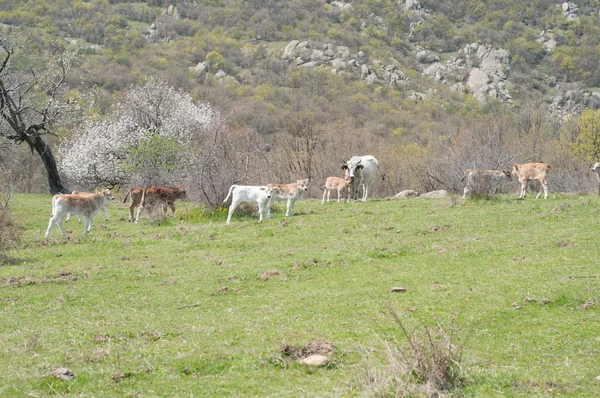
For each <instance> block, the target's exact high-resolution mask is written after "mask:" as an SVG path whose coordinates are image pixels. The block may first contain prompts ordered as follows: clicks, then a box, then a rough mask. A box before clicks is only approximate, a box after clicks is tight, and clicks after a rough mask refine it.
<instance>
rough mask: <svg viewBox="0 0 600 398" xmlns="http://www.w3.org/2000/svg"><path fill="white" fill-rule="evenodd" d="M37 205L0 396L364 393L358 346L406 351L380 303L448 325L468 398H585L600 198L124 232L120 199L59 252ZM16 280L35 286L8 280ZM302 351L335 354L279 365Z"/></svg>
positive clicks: (6, 278)
mask: <svg viewBox="0 0 600 398" xmlns="http://www.w3.org/2000/svg"><path fill="white" fill-rule="evenodd" d="M49 202H50V197H49V195H17V196H16V197H15V198H14V202H13V213H14V214H15V215H16V216H17V217H18V219H19V220H21V222H22V224H23V226H24V227H25V238H24V245H23V247H21V248H19V249H18V250H15V251H13V252H11V253H10V254H11V256H12V257H13V258H19V259H22V262H12V263H11V264H10V265H2V266H0V347H1V349H2V352H3V355H2V356H1V357H0V369H4V370H5V371H4V372H0V396H14V395H24V394H32V395H44V394H55V393H58V394H66V395H106V394H109V395H110V394H113V393H114V394H117V395H128V394H137V395H142V396H164V395H169V396H182V395H186V396H188V395H189V394H190V393H192V394H193V395H197V396H282V395H288V394H291V395H296V396H341V395H352V394H357V395H361V394H362V395H369V390H368V386H367V385H366V384H365V383H364V382H363V380H365V379H366V378H365V373H364V368H365V367H364V363H363V361H364V354H361V352H365V349H366V351H367V352H374V353H377V352H379V353H385V349H384V347H383V346H382V341H388V342H391V343H392V344H394V340H396V341H397V342H398V343H399V344H400V343H402V341H403V340H402V335H401V333H400V331H399V330H398V327H397V326H396V325H395V323H394V322H393V320H392V319H390V317H389V314H388V312H387V311H386V308H385V307H384V305H383V304H384V303H388V304H390V305H391V306H392V307H393V308H397V310H398V312H399V313H400V314H401V316H403V317H408V319H410V320H411V323H413V324H415V325H416V324H419V323H420V320H422V321H423V322H424V323H425V324H426V325H431V324H436V320H435V319H436V318H439V320H441V321H442V322H446V321H447V320H449V319H451V318H452V317H453V314H454V313H456V312H459V313H460V314H459V316H458V317H457V320H456V323H457V325H458V327H457V330H456V333H457V337H460V338H466V336H467V334H468V330H469V329H472V331H471V332H470V338H469V339H468V340H467V341H466V343H465V344H466V345H465V353H464V358H463V362H462V366H463V368H464V370H465V372H466V374H467V377H466V380H465V386H464V387H463V388H464V393H466V394H467V395H473V396H484V395H486V396H487V395H494V394H499V393H502V394H507V395H512V396H519V395H522V396H527V395H531V394H537V395H549V394H551V393H560V394H561V396H573V397H575V396H577V397H580V396H590V397H591V396H595V395H596V392H597V388H598V384H597V381H595V380H594V379H595V377H596V376H598V375H600V364H599V362H598V361H597V360H596V359H597V358H596V357H597V351H598V348H599V345H600V342H599V341H598V337H600V333H599V332H598V330H600V328H599V327H598V326H599V322H598V306H596V305H589V306H587V307H586V309H579V308H578V307H579V306H580V305H582V304H584V303H585V302H586V300H588V299H590V298H592V299H595V300H596V301H597V300H598V298H599V297H598V289H597V286H598V278H599V277H600V273H599V272H598V267H597V254H598V246H597V243H596V242H597V238H596V236H597V229H598V218H597V215H598V211H599V210H600V209H599V206H598V198H597V197H595V196H561V195H559V196H558V197H557V196H554V195H553V196H552V198H551V199H548V200H545V201H544V200H538V201H536V200H533V199H529V198H528V199H526V200H523V201H519V200H516V199H515V195H511V196H502V197H500V198H499V199H497V200H493V201H471V200H469V201H466V202H463V201H461V200H459V199H456V198H444V199H429V200H425V199H418V198H414V199H398V200H388V199H379V200H373V201H369V202H367V203H350V204H343V203H340V204H338V203H330V204H327V205H321V204H320V201H318V200H301V201H299V202H297V203H296V213H297V215H296V216H294V217H290V218H285V217H284V216H283V214H282V204H280V205H278V211H276V212H275V213H274V215H273V218H272V219H271V220H269V221H268V222H265V223H264V224H262V225H261V224H258V223H257V218H256V217H255V216H253V215H241V213H240V214H239V215H238V214H236V216H235V217H234V219H233V221H234V223H233V224H232V225H231V226H226V225H225V215H226V214H225V213H224V212H218V215H215V216H211V217H201V216H199V215H198V214H199V213H197V212H196V213H193V214H196V215H197V216H196V218H195V220H192V221H181V220H178V219H172V218H170V219H169V220H168V221H167V222H165V223H163V224H159V223H148V221H147V219H144V220H143V222H141V223H140V224H139V225H133V224H130V223H128V222H127V221H126V216H127V210H126V208H125V207H124V206H125V205H122V204H120V203H115V205H111V206H112V207H111V208H110V216H111V220H110V221H109V222H108V223H104V222H103V221H102V218H101V217H100V218H99V219H97V220H96V226H95V229H93V230H92V232H91V233H90V235H89V236H88V237H87V238H83V237H82V236H81V234H82V232H83V226H82V225H78V224H77V223H76V222H74V221H75V220H72V221H70V222H69V225H68V226H67V230H71V231H72V232H70V233H69V236H70V239H69V240H68V241H66V242H65V241H63V239H62V238H60V237H59V235H58V233H56V234H53V236H51V238H50V239H49V240H48V241H44V240H43V239H42V238H43V233H44V232H45V229H46V227H47V221H48V216H49V211H50V205H49ZM115 202H117V201H115ZM186 205H187V208H188V209H189V208H192V207H193V206H192V204H189V203H188V204H186ZM184 207H186V206H184ZM185 211H186V210H185V209H183V210H181V212H180V213H179V214H180V215H185V214H192V213H186V212H185ZM188 218H189V217H188ZM191 218H194V217H191ZM61 276H63V277H62V278H61ZM65 276H67V277H65ZM26 279H28V280H30V281H39V282H40V283H20V284H17V283H11V281H16V280H26ZM396 286H402V287H404V288H406V292H405V293H400V294H399V293H390V289H391V288H392V287H396ZM526 298H528V299H527V300H526ZM532 299H533V301H532ZM588 303H589V302H588ZM314 341H327V342H331V343H332V344H333V346H334V347H335V355H334V358H333V360H332V363H331V364H330V365H328V366H325V367H322V368H318V369H308V368H306V367H303V366H302V365H300V364H291V365H290V364H286V363H285V362H283V361H282V360H281V355H282V353H281V347H282V344H283V343H285V344H289V345H293V346H297V347H302V346H305V345H307V344H309V343H311V342H314ZM359 349H360V351H359ZM382 356H383V357H385V355H382ZM385 365H386V363H385V362H381V363H378V364H376V365H375V366H377V368H378V369H379V370H380V371H384V370H385ZM53 372H54V375H53ZM69 372H72V373H73V375H74V378H72V376H71V374H70V373H69ZM57 374H58V375H63V374H66V375H68V377H66V376H65V377H63V378H59V377H58V376H56V375H57ZM71 378H72V379H71Z"/></svg>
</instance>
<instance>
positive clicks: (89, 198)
mask: <svg viewBox="0 0 600 398" xmlns="http://www.w3.org/2000/svg"><path fill="white" fill-rule="evenodd" d="M114 199H115V197H114V196H113V194H112V192H111V191H110V190H108V189H105V190H104V191H102V192H99V193H92V194H88V193H86V194H81V193H76V194H71V195H66V194H57V195H54V197H53V198H52V217H50V224H49V225H48V229H47V230H46V238H48V236H49V235H50V232H51V231H52V228H54V225H55V224H58V228H59V229H60V232H61V233H62V236H64V237H65V238H66V237H67V234H66V233H65V229H64V227H63V222H64V218H65V216H66V215H67V214H68V213H73V214H81V215H82V216H83V225H84V229H83V235H84V236H86V235H87V234H88V232H90V231H91V230H92V223H93V221H94V217H95V216H96V214H98V212H99V211H100V209H102V208H103V207H106V206H108V203H109V202H110V201H111V200H114Z"/></svg>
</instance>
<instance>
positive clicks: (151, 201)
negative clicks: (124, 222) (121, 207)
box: [123, 185, 187, 224]
mask: <svg viewBox="0 0 600 398" xmlns="http://www.w3.org/2000/svg"><path fill="white" fill-rule="evenodd" d="M144 193H145V195H144ZM186 196H187V195H186V192H185V188H184V187H183V186H170V185H169V186H151V187H147V188H131V189H130V190H129V191H128V192H127V195H125V198H124V199H123V203H125V202H127V198H129V197H131V205H130V206H129V221H130V222H131V221H135V223H136V224H137V223H138V222H139V220H140V214H141V212H142V210H143V208H144V207H148V208H152V207H154V206H155V205H160V208H161V209H162V212H163V213H164V216H165V217H166V215H167V207H168V208H170V209H171V211H173V213H175V201H176V200H177V199H185V198H186ZM138 206H140V208H139V209H138V213H137V217H136V218H134V217H133V213H134V211H135V208H136V207H138Z"/></svg>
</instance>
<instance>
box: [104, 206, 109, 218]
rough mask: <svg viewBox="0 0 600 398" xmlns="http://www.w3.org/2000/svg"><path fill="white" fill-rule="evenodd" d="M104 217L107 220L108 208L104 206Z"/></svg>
mask: <svg viewBox="0 0 600 398" xmlns="http://www.w3.org/2000/svg"><path fill="white" fill-rule="evenodd" d="M104 219H105V220H106V221H108V209H107V208H106V206H104Z"/></svg>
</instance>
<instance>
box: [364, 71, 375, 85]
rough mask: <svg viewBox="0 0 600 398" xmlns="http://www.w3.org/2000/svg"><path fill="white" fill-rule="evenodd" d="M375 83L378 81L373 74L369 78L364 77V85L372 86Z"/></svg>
mask: <svg viewBox="0 0 600 398" xmlns="http://www.w3.org/2000/svg"><path fill="white" fill-rule="evenodd" d="M376 81H378V79H377V75H376V74H375V73H371V74H370V75H369V76H367V77H365V83H367V84H373V83H375V82H376Z"/></svg>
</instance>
